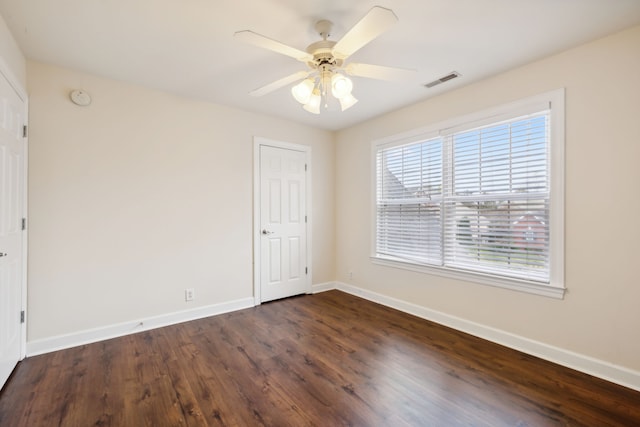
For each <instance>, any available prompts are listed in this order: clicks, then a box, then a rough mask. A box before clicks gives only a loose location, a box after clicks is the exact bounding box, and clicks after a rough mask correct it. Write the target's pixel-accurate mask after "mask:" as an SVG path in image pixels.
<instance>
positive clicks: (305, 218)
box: [304, 215, 307, 224]
mask: <svg viewBox="0 0 640 427" xmlns="http://www.w3.org/2000/svg"><path fill="white" fill-rule="evenodd" d="M304 223H305V224H306V223H307V216H306V215H305V216H304Z"/></svg>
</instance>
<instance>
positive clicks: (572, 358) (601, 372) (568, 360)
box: [324, 282, 640, 391]
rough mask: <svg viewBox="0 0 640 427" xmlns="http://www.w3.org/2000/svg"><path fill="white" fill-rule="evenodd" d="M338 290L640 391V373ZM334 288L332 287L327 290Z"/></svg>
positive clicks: (368, 294)
mask: <svg viewBox="0 0 640 427" xmlns="http://www.w3.org/2000/svg"><path fill="white" fill-rule="evenodd" d="M334 285H335V289H338V290H341V291H343V292H346V293H349V294H352V295H355V296H359V297H361V298H364V299H367V300H369V301H373V302H376V303H378V304H382V305H385V306H387V307H391V308H394V309H396V310H400V311H403V312H405V313H409V314H412V315H414V316H417V317H421V318H423V319H426V320H430V321H432V322H435V323H439V324H441V325H444V326H448V327H450V328H453V329H456V330H459V331H462V332H466V333H468V334H470V335H474V336H476V337H479V338H483V339H485V340H487V341H491V342H495V343H498V344H500V345H504V346H506V347H509V348H512V349H515V350H518V351H522V352H523V353H527V354H530V355H532V356H536V357H539V358H541V359H544V360H548V361H550V362H553V363H557V364H558V365H562V366H566V367H568V368H571V369H575V370H577V371H580V372H584V373H586V374H589V375H593V376H595V377H598V378H601V379H604V380H607V381H610V382H612V383H615V384H619V385H622V386H625V387H629V388H631V389H634V390H637V391H640V372H638V371H634V370H631V369H628V368H625V367H623V366H618V365H614V364H612V363H609V362H605V361H603V360H599V359H595V358H593V357H589V356H585V355H583V354H578V353H574V352H572V351H569V350H565V349H562V348H559V347H555V346H552V345H549V344H545V343H542V342H539V341H534V340H531V339H528V338H525V337H522V336H519V335H515V334H511V333H509V332H505V331H502V330H499V329H495V328H491V327H488V326H485V325H481V324H479V323H475V322H471V321H469V320H465V319H461V318H459V317H456V316H451V315H449V314H446V313H442V312H439V311H436V310H431V309H428V308H426V307H422V306H419V305H416V304H412V303H409V302H406V301H402V300H399V299H396V298H392V297H389V296H386V295H382V294H378V293H376V292H372V291H369V290H366V289H362V288H358V287H356V286H353V285H349V284H346V283H342V282H335V283H334ZM324 290H330V289H324Z"/></svg>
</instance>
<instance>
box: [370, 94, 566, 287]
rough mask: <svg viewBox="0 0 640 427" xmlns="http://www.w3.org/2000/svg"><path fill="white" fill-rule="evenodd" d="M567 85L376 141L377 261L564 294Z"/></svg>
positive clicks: (468, 278) (375, 252) (375, 251)
mask: <svg viewBox="0 0 640 427" xmlns="http://www.w3.org/2000/svg"><path fill="white" fill-rule="evenodd" d="M563 116H564V112H563V93H562V91H556V92H552V93H550V94H545V95H541V96H539V97H536V98H533V99H530V100H526V101H521V102H518V103H515V104H510V105H508V106H503V107H500V108H498V109H494V110H491V111H487V112H484V113H480V114H476V115H473V116H469V117H464V118H460V119H458V120H454V121H452V122H450V123H447V124H442V125H441V126H435V127H434V128H431V129H427V130H425V131H423V132H419V134H418V135H417V136H413V137H409V138H406V137H405V138H390V139H388V140H385V141H381V142H378V143H376V144H375V148H374V155H375V164H376V174H375V181H376V185H375V189H376V195H375V204H376V206H375V209H376V216H375V218H376V220H375V230H374V234H375V239H374V242H375V247H374V255H373V258H374V260H375V261H376V262H381V263H387V264H392V265H394V266H399V267H405V268H410V269H419V270H420V271H429V272H436V273H437V274H444V275H453V276H456V277H460V278H463V279H467V280H475V281H479V282H483V283H487V284H491V285H498V286H505V287H509V288H517V289H523V290H527V291H531V292H534V293H539V294H544V295H549V296H557V297H562V295H563V290H564V286H563V280H562V279H563V278H562V271H563V267H562V263H563V260H562V248H563V242H562V235H563V231H562V228H563V224H562V222H563V209H562V205H563V202H562V192H563V190H562V186H563V182H562V175H563V171H562V169H563V151H564V148H563V145H564V142H563V133H564V132H563V121H564V119H563Z"/></svg>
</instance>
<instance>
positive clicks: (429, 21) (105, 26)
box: [0, 0, 640, 130]
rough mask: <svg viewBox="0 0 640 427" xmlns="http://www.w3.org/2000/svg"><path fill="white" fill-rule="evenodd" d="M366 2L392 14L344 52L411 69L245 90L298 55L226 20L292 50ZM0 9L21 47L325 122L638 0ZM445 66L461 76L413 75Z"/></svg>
mask: <svg viewBox="0 0 640 427" xmlns="http://www.w3.org/2000/svg"><path fill="white" fill-rule="evenodd" d="M374 5H380V6H383V7H386V8H389V9H392V10H393V11H394V12H395V14H396V15H397V16H398V19H399V22H398V24H396V25H395V26H394V27H393V28H391V30H389V31H387V32H386V33H384V34H383V35H382V36H380V37H379V38H377V39H376V40H374V41H373V42H371V43H370V44H369V45H367V46H365V47H364V48H362V49H361V50H359V51H358V52H356V53H355V54H354V55H353V56H352V57H351V58H350V60H353V61H354V62H363V63H371V64H377V65H387V66H396V67H402V68H411V69H415V70H417V72H416V74H415V78H413V79H410V80H406V81H400V82H386V81H379V80H371V79H365V78H361V77H354V78H353V80H354V90H353V94H354V95H355V96H356V97H357V98H358V99H359V100H360V102H359V103H358V104H356V105H355V106H354V107H352V108H351V109H349V110H347V111H345V112H340V111H339V107H338V106H337V105H330V107H329V109H328V110H324V109H323V111H322V113H321V114H320V115H313V114H310V113H308V112H306V111H304V110H303V109H302V108H301V106H300V104H298V103H297V102H296V101H295V100H294V99H293V98H292V97H291V94H290V91H289V87H285V88H282V89H279V90H278V91H276V92H273V93H271V94H268V95H265V96H263V97H261V98H254V97H251V96H249V95H248V92H249V91H250V90H252V89H256V88H258V87H261V86H263V85H265V84H267V83H270V82H272V81H274V80H277V79H279V78H281V77H285V76H287V75H289V74H292V73H294V72H296V71H299V70H302V69H304V67H305V66H304V64H302V63H300V62H298V61H296V60H294V59H292V58H289V57H286V56H283V55H279V54H276V53H273V52H271V51H266V50H263V49H260V48H258V47H255V46H252V45H247V44H243V43H241V42H239V41H238V40H236V39H234V38H233V33H234V32H236V31H239V30H246V29H251V30H253V31H255V32H258V33H260V34H263V35H265V36H268V37H270V38H273V39H276V40H278V41H280V42H282V43H285V44H288V45H291V46H293V47H296V48H298V49H301V50H304V49H305V48H306V46H307V45H309V44H310V43H312V42H314V41H317V40H319V39H320V37H319V36H318V35H317V34H316V33H315V30H314V24H315V22H316V21H318V20H319V19H328V20H331V21H333V22H334V24H335V25H334V29H333V35H332V37H330V38H331V39H334V40H338V39H339V38H340V37H341V36H342V35H343V34H344V33H345V32H346V31H347V30H348V29H349V28H350V27H351V26H352V25H354V24H355V23H356V22H357V21H358V20H359V19H360V18H361V17H363V16H364V15H365V14H366V13H367V11H368V10H369V9H371V7H373V6H374ZM0 14H1V15H2V17H3V18H4V20H5V21H6V22H7V25H8V26H9V28H10V29H11V31H12V33H13V34H14V37H15V38H16V40H17V42H18V44H19V46H20V47H21V49H22V51H23V52H24V54H25V56H26V57H27V58H29V59H33V60H37V61H43V62H48V63H53V64H57V65H61V66H65V67H70V68H74V69H77V70H82V71H87V72H90V73H94V74H97V75H100V76H104V77H109V78H113V79H117V80H122V81H126V82H130V83H134V84H139V85H143V86H147V87H151V88H156V89H161V90H164V91H167V92H171V93H174V94H179V95H183V96H186V97H190V98H197V99H201V100H206V101H211V102H214V103H217V104H224V105H228V106H233V107H238V108H241V109H243V110H248V111H255V112H260V113H265V114H270V115H275V116H280V117H284V118H287V119H290V120H293V121H296V122H300V123H304V124H308V125H311V126H314V127H318V128H323V129H330V130H337V129H342V128H345V127H348V126H351V125H354V124H356V123H359V122H362V121H364V120H367V119H369V118H372V117H375V116H378V115H380V114H383V113H385V112H388V111H392V110H395V109H397V108H399V107H402V106H406V105H409V104H413V103H415V102H417V101H420V100H423V99H426V98H428V97H431V96H434V95H436V94H439V93H442V92H443V91H447V90H451V89H454V88H456V87H460V86H462V85H467V84H469V83H471V82H474V81H477V80H480V79H483V78H486V77H488V76H490V75H493V74H496V73H499V72H501V71H504V70H507V69H510V68H513V67H516V66H518V65H522V64H525V63H527V62H530V61H533V60H536V59H539V58H542V57H545V56H548V55H550V54H553V53H556V52H559V51H562V50H565V49H567V48H570V47H572V46H576V45H578V44H581V43H584V42H587V41H590V40H593V39H596V38H598V37H601V36H604V35H607V34H610V33H613V32H615V31H618V30H621V29H624V28H627V27H630V26H633V25H635V24H638V23H640V0H395V1H392V0H374V1H368V0H351V1H345V0H57V1H52V0H0ZM638 48H639V49H640V46H639V47H638ZM454 70H455V71H458V72H460V73H461V74H462V77H460V78H458V79H455V80H452V81H450V82H448V83H445V84H442V85H440V86H437V87H436V88H433V89H426V88H425V87H424V84H425V83H427V82H430V81H432V80H435V79H437V78H439V77H441V76H443V75H445V74H448V73H449V72H451V71H454ZM84 89H86V90H87V91H88V92H91V88H90V87H86V88H84Z"/></svg>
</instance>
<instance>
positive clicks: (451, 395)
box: [0, 291, 640, 427]
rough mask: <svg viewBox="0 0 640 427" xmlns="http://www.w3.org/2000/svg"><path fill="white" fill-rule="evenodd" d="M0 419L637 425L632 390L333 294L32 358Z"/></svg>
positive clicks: (10, 387) (8, 392)
mask: <svg viewBox="0 0 640 427" xmlns="http://www.w3.org/2000/svg"><path fill="white" fill-rule="evenodd" d="M0 425H1V426H3V427H4V426H10V427H23V426H24V427H40V426H46V427H49V426H65V427H66V426H70V427H71V426H73V427H75V426H92V425H93V426H124V427H138V426H159V427H163V426H190V427H208V426H231V427H244V426H394V427H402V426H492V427H493V426H518V427H524V426H564V425H571V426H574V425H575V426H580V425H584V426H636V425H640V392H636V391H633V390H630V389H627V388H625V387H621V386H617V385H615V384H612V383H609V382H607V381H604V380H600V379H597V378H593V377H590V376H589V375H585V374H582V373H580V372H577V371H573V370H571V369H566V368H563V367H560V366H558V365H555V364H553V363H550V362H547V361H543V360H540V359H538V358H535V357H533V356H530V355H526V354H523V353H520V352H517V351H515V350H512V349H509V348H506V347H503V346H499V345H496V344H493V343H490V342H487V341H484V340H482V339H479V338H476V337H472V336H469V335H467V334H464V333H462V332H459V331H455V330H452V329H449V328H446V327H443V326H440V325H437V324H434V323H431V322H427V321H425V320H423V319H420V318H417V317H414V316H411V315H408V314H406V313H401V312H398V311H396V310H393V309H390V308H388V307H384V306H382V305H379V304H375V303H372V302H369V301H366V300H363V299H361V298H357V297H355V296H352V295H348V294H345V293H342V292H339V291H329V292H324V293H322V294H317V295H306V296H300V297H294V298H288V299H284V300H279V301H274V302H270V303H267V304H263V305H261V306H258V307H254V308H251V309H247V310H241V311H236V312H233V313H227V314H223V315H220V316H213V317H209V318H205V319H200V320H196V321H192V322H186V323H182V324H179V325H174V326H169V327H166V328H160V329H155V330H151V331H145V332H141V333H138V334H134V335H129V336H125V337H122V338H117V339H113V340H107V341H103V342H100V343H96V344H91V345H86V346H81V347H76V348H72V349H68V350H63V351H59V352H54V353H49V354H45V355H41V356H36V357H32V358H28V359H26V360H24V361H22V362H20V363H19V364H18V366H17V368H16V370H15V371H14V373H13V374H12V376H11V378H10V379H9V381H8V382H7V384H6V385H5V387H4V388H3V390H2V391H1V392H0Z"/></svg>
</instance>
